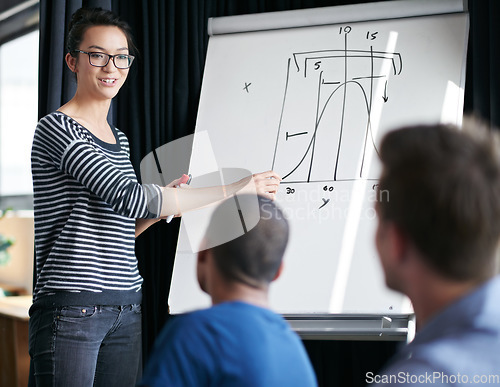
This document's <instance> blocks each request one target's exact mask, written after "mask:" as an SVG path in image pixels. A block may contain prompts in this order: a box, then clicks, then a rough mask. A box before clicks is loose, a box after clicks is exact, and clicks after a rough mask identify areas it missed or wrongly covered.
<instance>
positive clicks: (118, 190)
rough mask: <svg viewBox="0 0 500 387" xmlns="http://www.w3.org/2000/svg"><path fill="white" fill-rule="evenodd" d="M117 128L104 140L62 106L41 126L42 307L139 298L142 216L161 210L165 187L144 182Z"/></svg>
mask: <svg viewBox="0 0 500 387" xmlns="http://www.w3.org/2000/svg"><path fill="white" fill-rule="evenodd" d="M112 131H113V133H114V136H115V139H116V143H115V144H110V143H106V142H103V141H101V140H99V139H98V138H97V137H95V136H94V135H93V134H92V133H91V132H90V131H88V130H87V129H86V128H84V127H83V126H82V125H80V124H79V123H78V122H76V121H75V120H73V119H72V118H71V117H69V116H67V115H65V114H63V113H60V112H54V113H51V114H49V115H47V116H45V117H44V118H42V119H41V120H40V121H39V123H38V125H37V127H36V130H35V135H34V139H33V146H32V150H31V169H32V175H33V192H34V212H35V260H36V283H35V288H34V290H33V301H34V304H33V307H35V308H36V307H40V306H64V305H85V304H94V305H110V304H112V305H126V304H134V303H140V295H141V292H140V290H141V285H142V278H141V276H140V274H139V271H138V268H137V258H136V256H135V251H134V244H135V218H155V217H158V216H159V214H160V210H161V190H160V187H159V186H156V185H146V184H144V185H141V184H139V183H138V181H137V177H136V175H135V171H134V169H133V167H132V164H131V163H130V150H129V144H128V140H127V138H126V136H125V135H124V134H123V133H122V132H120V131H119V130H117V129H116V128H113V127H112ZM33 307H32V309H33Z"/></svg>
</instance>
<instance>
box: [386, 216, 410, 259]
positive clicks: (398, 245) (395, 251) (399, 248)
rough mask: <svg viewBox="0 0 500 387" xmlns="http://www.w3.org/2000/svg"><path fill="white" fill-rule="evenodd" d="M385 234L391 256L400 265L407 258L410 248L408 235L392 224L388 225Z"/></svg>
mask: <svg viewBox="0 0 500 387" xmlns="http://www.w3.org/2000/svg"><path fill="white" fill-rule="evenodd" d="M387 232H388V237H389V238H390V241H391V243H390V246H391V249H392V254H391V255H392V257H394V258H395V259H396V260H397V262H399V263H401V262H403V261H404V260H405V259H406V257H407V256H408V248H409V246H410V240H409V238H408V235H407V234H406V232H404V231H403V230H402V229H401V227H399V226H398V225H397V224H395V223H394V222H390V223H389V225H388V230H387Z"/></svg>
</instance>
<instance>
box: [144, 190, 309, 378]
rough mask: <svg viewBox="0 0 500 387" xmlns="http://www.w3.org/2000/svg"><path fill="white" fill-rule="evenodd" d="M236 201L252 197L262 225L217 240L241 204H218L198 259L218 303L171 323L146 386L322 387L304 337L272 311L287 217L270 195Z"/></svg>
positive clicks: (202, 279) (205, 286)
mask: <svg viewBox="0 0 500 387" xmlns="http://www.w3.org/2000/svg"><path fill="white" fill-rule="evenodd" d="M237 200H238V206H239V207H238V208H240V207H241V208H250V207H251V205H252V203H251V202H252V201H253V203H254V204H255V205H256V206H255V209H256V212H257V214H259V212H260V216H257V219H256V222H255V223H256V225H255V227H253V228H251V229H250V230H249V231H247V232H246V233H244V234H243V235H241V236H240V237H237V238H236V239H233V240H231V241H229V242H226V243H223V244H218V242H219V241H220V238H221V236H222V237H223V235H221V229H224V227H225V226H224V225H226V224H229V223H230V221H229V218H231V217H233V215H234V208H235V201H234V199H229V200H226V201H225V202H223V203H222V204H221V205H220V206H219V207H218V208H217V209H216V211H215V212H214V214H213V216H212V218H211V221H210V225H209V228H208V231H207V233H206V236H205V243H206V246H211V247H209V248H208V249H206V250H203V251H200V252H199V253H198V262H197V275H198V282H199V284H200V287H201V288H202V290H204V291H205V292H206V293H208V294H209V295H210V296H211V298H212V304H213V306H212V307H211V308H209V309H205V310H199V311H195V312H191V313H187V314H184V315H180V316H177V317H173V318H172V320H171V321H169V322H168V323H167V324H166V326H165V327H164V329H163V331H162V332H161V334H160V335H159V337H158V338H157V340H156V343H155V349H154V351H153V354H152V357H151V359H150V361H149V363H148V364H147V367H146V369H145V373H144V378H143V380H142V382H141V385H143V386H150V387H155V386H218V387H221V386H239V387H241V386H259V387H263V386H269V387H276V386H300V387H308V386H316V385H317V383H316V377H315V375H314V371H313V368H312V366H311V363H310V361H309V358H308V356H307V354H306V351H305V349H304V347H303V345H302V342H301V341H300V339H299V337H298V336H297V335H296V334H295V333H294V332H293V331H292V330H291V329H290V327H289V325H288V324H287V323H286V322H285V320H284V319H283V318H282V317H281V316H279V315H277V314H276V313H274V312H272V311H271V310H269V309H268V290H269V284H270V282H271V281H273V280H274V279H276V278H277V277H278V276H279V274H280V271H281V267H282V258H283V254H284V252H285V247H286V244H287V241H288V222H287V221H286V220H285V218H284V217H283V213H282V212H281V210H280V209H279V208H278V207H277V206H276V205H275V204H274V203H273V202H272V201H270V200H268V199H264V198H262V197H257V196H251V195H242V196H238V197H237ZM257 220H258V222H257ZM244 228H245V227H243V229H244Z"/></svg>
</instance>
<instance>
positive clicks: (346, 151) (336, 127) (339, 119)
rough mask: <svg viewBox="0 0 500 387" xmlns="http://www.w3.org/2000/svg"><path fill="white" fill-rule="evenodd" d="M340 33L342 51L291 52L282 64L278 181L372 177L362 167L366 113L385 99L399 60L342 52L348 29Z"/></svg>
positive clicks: (367, 143) (393, 55)
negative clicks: (341, 34)
mask: <svg viewBox="0 0 500 387" xmlns="http://www.w3.org/2000/svg"><path fill="white" fill-rule="evenodd" d="M340 32H341V33H343V34H344V48H343V49H333V50H316V51H308V52H297V53H293V55H292V56H291V57H290V58H289V59H288V64H287V74H286V86H285V90H284V97H283V105H282V111H281V117H280V122H279V128H278V135H277V139H276V146H275V152H274V157H273V166H272V169H273V170H275V171H277V172H278V173H280V174H281V176H282V177H283V181H284V182H288V183H309V182H325V181H342V180H344V181H345V180H355V179H377V178H378V176H371V175H370V172H369V170H368V168H366V161H367V160H366V156H367V151H368V150H369V148H368V147H372V149H371V150H372V151H375V152H376V145H375V139H374V133H373V131H372V111H373V109H374V107H375V106H376V104H384V103H386V102H387V101H388V100H389V97H388V94H387V88H388V82H389V78H390V76H397V75H399V74H401V72H402V68H403V66H402V58H401V55H400V54H399V53H397V52H387V51H377V50H375V49H374V48H373V45H371V46H370V47H369V49H366V50H359V49H348V34H349V32H351V28H350V27H349V26H345V27H341V29H340ZM376 37H377V32H372V33H370V32H368V33H367V38H368V39H372V40H374V39H375V38H376ZM353 150H359V153H357V152H354V151H353ZM372 153H373V152H372ZM285 155H286V156H285ZM290 155H293V156H292V157H293V158H292V157H290Z"/></svg>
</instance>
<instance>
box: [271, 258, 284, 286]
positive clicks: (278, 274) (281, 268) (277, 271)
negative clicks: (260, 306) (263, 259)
mask: <svg viewBox="0 0 500 387" xmlns="http://www.w3.org/2000/svg"><path fill="white" fill-rule="evenodd" d="M283 267H284V263H283V261H281V263H280V267H278V270H276V274H275V275H274V278H273V281H276V280H277V279H278V278H279V276H280V275H281V273H282V272H283Z"/></svg>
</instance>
